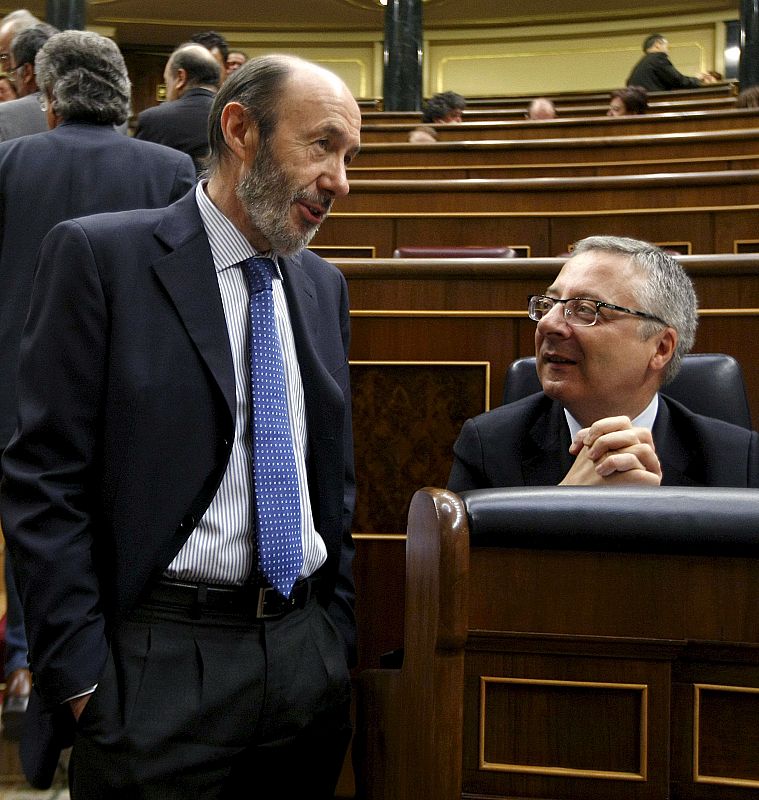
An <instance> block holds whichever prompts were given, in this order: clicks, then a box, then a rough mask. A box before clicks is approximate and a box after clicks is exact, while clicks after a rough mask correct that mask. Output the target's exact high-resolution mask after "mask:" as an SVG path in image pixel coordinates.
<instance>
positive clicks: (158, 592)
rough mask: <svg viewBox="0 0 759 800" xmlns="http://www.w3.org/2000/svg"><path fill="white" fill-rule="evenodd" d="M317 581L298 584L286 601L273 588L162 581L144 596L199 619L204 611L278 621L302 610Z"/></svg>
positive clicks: (285, 598)
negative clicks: (197, 616) (184, 610)
mask: <svg viewBox="0 0 759 800" xmlns="http://www.w3.org/2000/svg"><path fill="white" fill-rule="evenodd" d="M318 580H319V579H318V578H315V577H311V578H304V579H303V580H300V581H298V582H297V583H296V584H295V586H294V587H293V590H292V594H291V595H290V597H289V598H287V597H282V595H281V594H279V592H278V591H277V590H276V589H274V587H272V586H261V585H258V584H244V585H243V586H216V585H213V584H205V583H184V582H182V581H173V580H170V579H168V578H162V579H161V580H159V581H158V582H157V583H156V584H155V585H154V586H153V587H152V589H150V591H149V592H148V593H147V594H146V595H145V598H144V602H145V603H157V604H160V605H165V606H173V607H174V608H184V609H187V610H188V611H189V612H190V614H191V616H195V615H200V614H202V612H203V611H217V612H223V613H227V614H241V615H244V616H248V617H250V616H252V617H254V618H255V619H277V618H278V617H283V616H285V614H289V613H290V612H291V611H295V610H296V609H299V608H304V607H305V605H306V603H308V601H309V600H310V599H311V597H313V595H314V592H315V590H316V587H317V585H318Z"/></svg>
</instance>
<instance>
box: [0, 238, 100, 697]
mask: <svg viewBox="0 0 759 800" xmlns="http://www.w3.org/2000/svg"><path fill="white" fill-rule="evenodd" d="M107 328H108V319H107V310H106V302H105V294H104V291H103V287H102V285H101V281H100V276H99V274H98V270H97V267H96V265H95V262H94V258H93V255H92V251H91V249H90V247H89V243H88V241H87V239H86V236H85V234H84V232H83V231H82V229H81V228H80V227H79V225H78V224H77V223H75V222H65V223H62V224H60V225H58V226H57V227H56V228H54V229H53V230H52V231H51V232H50V233H49V234H48V236H47V237H46V238H45V240H44V241H43V243H42V245H41V249H40V253H39V256H38V263H37V270H36V275H35V281H34V286H33V291H32V298H31V305H30V310H29V315H28V319H27V323H26V326H25V329H24V333H23V338H22V342H21V349H20V359H19V378H18V398H19V405H18V426H17V429H16V433H15V434H14V436H13V438H12V439H11V442H10V444H9V445H8V447H7V448H6V450H5V453H4V455H3V476H4V478H3V485H2V494H1V495H0V503H1V505H0V511H1V512H2V520H3V528H4V532H5V536H6V540H7V542H8V546H9V549H10V551H11V555H12V558H13V564H14V568H15V573H16V580H17V583H18V586H19V589H20V594H21V598H22V602H23V607H24V619H25V623H26V628H27V636H28V640H29V651H30V663H31V668H32V671H33V672H34V675H35V685H36V687H37V689H38V691H39V692H40V694H41V695H42V697H43V699H44V700H45V702H46V703H47V704H48V705H55V704H57V703H61V702H63V701H64V700H66V699H67V698H69V697H71V696H73V695H75V694H77V693H78V692H80V691H82V690H84V689H86V688H88V687H90V686H92V685H93V684H94V683H96V682H97V680H98V678H99V675H100V672H101V669H102V666H103V664H104V663H105V659H106V655H107V644H106V638H105V623H104V617H103V614H102V611H101V592H100V586H99V584H98V579H97V576H96V573H95V569H94V559H93V553H94V551H95V550H96V549H97V547H98V546H99V542H98V537H97V528H98V501H97V497H96V496H95V495H96V494H97V493H96V492H95V491H93V487H94V486H95V485H97V480H96V478H97V472H98V464H99V459H100V455H99V442H100V440H101V437H100V436H99V425H100V419H101V416H102V415H101V408H100V406H101V402H102V397H103V393H104V382H105V360H106V352H107V346H108V343H107V340H106V337H107V334H106V331H107Z"/></svg>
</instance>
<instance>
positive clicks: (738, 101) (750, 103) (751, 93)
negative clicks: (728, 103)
mask: <svg viewBox="0 0 759 800" xmlns="http://www.w3.org/2000/svg"><path fill="white" fill-rule="evenodd" d="M735 107H736V108H759V86H749V88H748V89H744V90H743V91H742V92H741V93H740V94H739V95H738V97H736V98H735Z"/></svg>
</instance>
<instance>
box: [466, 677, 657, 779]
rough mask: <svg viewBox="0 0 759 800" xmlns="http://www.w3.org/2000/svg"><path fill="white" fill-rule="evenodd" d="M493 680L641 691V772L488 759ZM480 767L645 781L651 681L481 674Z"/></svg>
mask: <svg viewBox="0 0 759 800" xmlns="http://www.w3.org/2000/svg"><path fill="white" fill-rule="evenodd" d="M490 683H512V684H521V685H524V686H560V687H561V686H566V687H582V688H586V689H587V688H590V689H617V690H620V691H638V692H640V762H639V766H638V772H617V771H613V770H592V769H579V768H578V769H575V768H572V767H550V766H538V767H536V766H532V765H527V764H500V763H492V762H488V761H486V760H485V716H486V709H487V703H486V693H487V687H488V684H490ZM479 760H480V764H479V768H480V769H482V770H488V771H492V772H519V773H527V774H531V775H555V776H561V777H573V778H593V779H600V780H624V781H645V780H646V779H647V777H648V685H647V684H644V683H606V682H598V681H562V680H542V679H537V678H502V677H494V676H485V675H481V676H480V745H479Z"/></svg>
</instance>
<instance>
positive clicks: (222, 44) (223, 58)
mask: <svg viewBox="0 0 759 800" xmlns="http://www.w3.org/2000/svg"><path fill="white" fill-rule="evenodd" d="M190 41H191V42H195V44H202V45H203V47H205V48H206V50H209V51H210V53H211V55H212V56H213V57H214V58H215V59H216V60H217V61H218V62H219V69H220V70H221V80H222V82H223V81H224V79H225V78H226V77H227V58H228V56H229V43H228V42H227V40H226V39H225V38H224V37H223V36H222V35H221V34H220V33H216V31H201V32H200V33H196V34H194V35H193V36H191V37H190Z"/></svg>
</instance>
